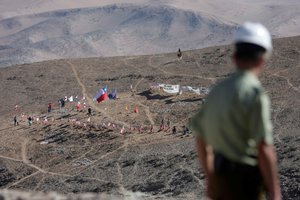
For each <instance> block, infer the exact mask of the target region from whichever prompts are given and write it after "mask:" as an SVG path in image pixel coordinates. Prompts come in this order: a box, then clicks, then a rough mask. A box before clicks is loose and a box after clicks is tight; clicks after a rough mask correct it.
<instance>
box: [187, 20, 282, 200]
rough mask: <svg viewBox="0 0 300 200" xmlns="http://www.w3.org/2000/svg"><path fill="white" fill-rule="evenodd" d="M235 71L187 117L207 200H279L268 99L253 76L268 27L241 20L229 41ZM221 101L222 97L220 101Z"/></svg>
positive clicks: (267, 46)
mask: <svg viewBox="0 0 300 200" xmlns="http://www.w3.org/2000/svg"><path fill="white" fill-rule="evenodd" d="M234 46H235V51H234V54H233V56H232V59H233V62H234V63H235V65H236V67H237V72H236V73H235V74H234V75H232V76H231V77H230V78H228V79H227V80H225V81H223V82H221V83H220V84H218V85H217V86H215V88H214V89H213V90H212V91H211V92H210V94H209V95H208V97H207V99H206V101H205V104H203V105H202V109H201V110H200V111H199V113H197V114H196V115H195V116H194V118H193V119H192V122H191V125H192V128H193V132H195V135H196V144H197V151H198V157H199V159H200V162H201V165H202V167H203V169H204V172H205V175H206V177H207V196H208V197H209V198H211V199H226V200H227V199H230V200H235V199H243V200H248V199H249V200H256V199H265V195H264V188H266V191H267V193H268V196H269V199H271V200H280V199H281V191H280V186H279V179H278V173H277V163H276V162H277V161H276V154H275V150H274V147H273V135H272V124H271V120H270V102H269V98H268V96H267V94H266V93H265V92H264V89H263V87H262V86H261V83H260V81H259V80H258V75H259V74H260V73H261V71H262V69H263V66H264V64H265V61H266V60H267V59H268V57H269V56H270V54H271V51H272V41H271V36H270V33H269V32H268V30H267V29H266V28H265V27H264V26H262V25H261V24H258V23H251V22H248V23H245V24H244V25H243V26H241V27H240V28H239V29H238V30H237V32H236V34H235V40H234ZM220 99H222V101H220Z"/></svg>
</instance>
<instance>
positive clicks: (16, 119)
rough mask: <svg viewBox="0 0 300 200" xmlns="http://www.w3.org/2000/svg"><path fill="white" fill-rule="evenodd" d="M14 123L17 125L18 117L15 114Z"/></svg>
mask: <svg viewBox="0 0 300 200" xmlns="http://www.w3.org/2000/svg"><path fill="white" fill-rule="evenodd" d="M14 124H15V126H17V125H19V122H18V118H17V116H16V115H15V116H14Z"/></svg>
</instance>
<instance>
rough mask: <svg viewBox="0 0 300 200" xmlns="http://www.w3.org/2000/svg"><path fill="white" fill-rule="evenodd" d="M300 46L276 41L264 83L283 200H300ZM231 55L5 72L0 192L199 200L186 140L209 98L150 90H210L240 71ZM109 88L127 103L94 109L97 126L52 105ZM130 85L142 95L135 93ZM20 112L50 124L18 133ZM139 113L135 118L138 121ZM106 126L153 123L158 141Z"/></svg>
mask: <svg viewBox="0 0 300 200" xmlns="http://www.w3.org/2000/svg"><path fill="white" fill-rule="evenodd" d="M299 42H300V40H299V37H294V38H285V39H278V40H276V41H275V43H274V47H275V49H274V54H273V57H272V59H271V60H270V61H269V62H268V63H267V66H266V70H265V72H264V73H263V74H262V75H261V77H260V79H261V80H262V84H263V86H264V87H265V89H266V92H267V93H268V94H269V96H270V98H271V102H272V122H273V124H274V142H275V146H276V150H277V152H278V164H279V173H280V180H281V187H282V191H283V197H284V198H283V199H297V197H299V194H300V190H299V188H300V186H299V181H298V179H299V174H300V171H299V166H300V162H299V160H300V157H299V155H300V152H299V148H298V145H299V141H300V138H299V128H300V127H299V119H300V106H299V104H300V102H299V98H300V93H299V92H300V82H299V76H300V49H299V46H300V44H299ZM231 53H232V50H231V49H230V48H229V47H226V46H225V47H215V48H207V49H202V50H197V51H184V52H183V59H182V60H178V59H177V57H176V54H175V53H172V54H160V55H149V56H136V57H134V56H132V57H113V58H89V59H88V58H86V59H72V60H56V61H48V62H40V63H34V64H27V65H21V66H15V67H9V68H3V69H0V72H1V73H0V84H1V86H2V90H1V93H0V99H1V107H0V112H1V114H2V115H1V116H0V122H1V123H0V138H1V140H0V189H10V190H11V189H21V190H27V191H30V190H36V191H57V192H59V193H85V192H92V193H100V194H102V193H109V194H112V195H117V196H121V197H124V196H126V195H130V194H132V193H131V192H134V193H135V192H142V193H143V198H142V197H141V198H139V199H157V198H158V199H168V198H170V199H200V198H201V197H203V194H204V175H203V172H202V171H201V170H199V166H198V160H197V156H196V152H195V148H194V141H193V138H192V137H191V136H188V137H184V136H182V135H181V133H182V125H184V124H186V123H187V121H188V119H189V118H190V117H191V116H192V115H194V113H195V112H196V110H197V108H199V106H201V104H202V98H203V97H204V96H198V95H196V94H193V93H184V94H183V95H175V96H174V95H169V94H166V93H163V92H161V91H155V90H149V84H151V83H169V84H181V85H191V86H206V87H213V85H214V84H215V83H216V82H217V81H221V80H223V79H224V78H226V77H228V76H229V75H230V74H231V73H232V72H233V71H234V69H233V67H232V64H231V60H230V56H231ZM103 85H108V87H109V88H110V89H112V88H117V89H118V91H119V97H120V99H118V100H116V101H106V102H102V103H101V104H98V105H97V104H93V108H94V109H93V110H94V112H93V116H91V121H92V125H88V126H86V127H85V126H84V125H83V123H87V119H88V116H87V115H86V110H83V111H81V112H76V111H75V110H74V106H75V104H70V103H69V104H67V111H63V110H59V109H58V107H57V105H56V104H55V103H56V101H57V99H58V98H60V97H63V96H65V95H68V96H70V95H79V96H81V95H83V94H85V95H86V96H88V97H89V98H91V97H92V96H93V95H94V94H95V93H96V91H97V90H98V89H99V88H100V87H102V86H103ZM130 85H133V89H134V90H136V91H135V92H133V93H131V92H129V90H130ZM49 102H53V103H54V111H53V112H52V113H50V114H47V113H46V106H47V104H48V103H49ZM88 102H89V101H88ZM16 103H17V104H19V105H20V108H21V112H24V113H27V114H31V115H34V116H40V117H44V116H47V117H48V119H49V120H50V121H49V124H48V125H47V124H46V125H45V124H42V123H39V124H38V123H37V124H34V125H33V126H32V127H28V125H27V123H26V119H25V120H24V121H21V122H20V126H17V127H14V126H13V125H12V119H11V117H12V115H13V114H15V112H14V110H13V108H14V105H15V104H16ZM95 106H97V108H96V107H95ZM135 106H138V108H139V113H138V114H137V113H134V112H133V109H134V107H135ZM126 107H127V108H128V109H126ZM105 108H106V109H105ZM99 111H100V112H99ZM162 118H165V119H168V118H169V119H170V120H171V123H172V125H174V126H177V127H178V131H179V133H178V134H176V135H172V134H170V132H158V131H157V130H158V128H159V125H160V122H161V120H162ZM51 119H54V121H52V120H51ZM72 119H78V120H79V121H80V122H81V125H75V124H74V123H72V122H70V120H72ZM108 122H115V123H116V124H117V125H120V127H122V126H123V125H125V126H126V125H127V124H130V125H132V126H133V127H138V126H141V125H142V126H144V127H146V128H147V127H148V128H149V126H150V125H151V124H152V122H154V127H155V133H152V134H149V129H148V131H145V132H143V133H139V131H138V130H132V131H128V132H127V134H125V135H120V130H119V128H120V127H119V128H118V129H114V128H111V127H110V128H108V127H104V126H102V125H101V124H102V123H106V124H107V123H108ZM96 124H97V125H96ZM45 143H46V144H45ZM2 193H3V192H2V191H0V194H2ZM121 197H120V198H121Z"/></svg>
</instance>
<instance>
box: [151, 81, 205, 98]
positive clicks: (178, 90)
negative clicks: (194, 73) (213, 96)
mask: <svg viewBox="0 0 300 200" xmlns="http://www.w3.org/2000/svg"><path fill="white" fill-rule="evenodd" d="M150 88H151V89H162V90H163V91H164V92H166V93H169V94H182V93H183V92H187V91H190V92H194V93H196V94H198V95H201V94H205V95H206V94H208V93H209V92H210V88H208V87H191V86H180V85H170V84H162V83H153V84H151V85H150Z"/></svg>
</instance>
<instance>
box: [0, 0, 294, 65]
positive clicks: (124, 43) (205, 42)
mask: <svg viewBox="0 0 300 200" xmlns="http://www.w3.org/2000/svg"><path fill="white" fill-rule="evenodd" d="M124 4H126V6H125V5H124ZM113 5H118V6H113ZM299 10H300V2H299V1H296V0H288V1H279V0H268V1H262V2H261V1H255V2H253V1H250V0H243V1H238V0H229V1H226V3H225V4H224V2H223V1H222V0H213V1H196V0H188V1H180V0H174V1H167V0H156V1H152V0H151V1H149V0H141V1H137V0H130V1H121V0H113V1H108V0H105V1H98V0H97V1H96V0H87V1H84V0H74V1H67V0H64V1H62V0H51V1H42V0H39V1H37V0H34V1H33V0H24V1H21V0H12V1H8V0H2V1H1V4H0V13H1V16H0V66H9V65H14V64H20V63H30V62H36V61H42V60H51V59H58V58H75V57H94V56H119V55H142V54H153V53H163V52H172V51H174V50H175V49H178V48H182V49H186V50H187V49H198V48H203V47H207V46H214V45H220V44H228V43H230V41H231V37H230V36H231V35H232V31H233V30H234V28H235V26H236V25H237V24H240V23H242V22H244V21H246V20H251V21H260V22H262V23H263V24H265V25H266V26H267V27H268V28H269V29H270V31H271V33H272V35H273V36H274V37H287V36H295V35H299V34H300V32H299V30H300V24H299V22H300V12H299ZM145 47H146V48H145Z"/></svg>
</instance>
